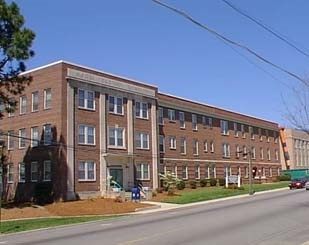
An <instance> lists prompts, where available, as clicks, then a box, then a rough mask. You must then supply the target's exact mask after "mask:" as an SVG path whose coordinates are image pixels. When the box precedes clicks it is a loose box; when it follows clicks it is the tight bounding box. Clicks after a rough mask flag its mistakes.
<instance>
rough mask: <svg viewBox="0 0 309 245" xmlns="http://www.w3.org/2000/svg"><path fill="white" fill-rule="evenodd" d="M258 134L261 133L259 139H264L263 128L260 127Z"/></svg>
mask: <svg viewBox="0 0 309 245" xmlns="http://www.w3.org/2000/svg"><path fill="white" fill-rule="evenodd" d="M258 134H259V140H260V141H263V135H262V129H261V128H259V129H258Z"/></svg>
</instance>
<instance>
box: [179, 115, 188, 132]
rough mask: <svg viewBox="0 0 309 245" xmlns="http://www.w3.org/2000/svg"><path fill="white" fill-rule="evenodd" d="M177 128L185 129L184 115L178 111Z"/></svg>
mask: <svg viewBox="0 0 309 245" xmlns="http://www.w3.org/2000/svg"><path fill="white" fill-rule="evenodd" d="M179 126H180V128H185V127H186V124H185V113H184V112H182V111H180V112H179Z"/></svg>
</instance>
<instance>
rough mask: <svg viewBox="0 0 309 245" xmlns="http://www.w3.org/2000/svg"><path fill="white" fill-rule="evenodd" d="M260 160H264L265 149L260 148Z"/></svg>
mask: <svg viewBox="0 0 309 245" xmlns="http://www.w3.org/2000/svg"><path fill="white" fill-rule="evenodd" d="M260 159H261V160H264V149H263V147H260Z"/></svg>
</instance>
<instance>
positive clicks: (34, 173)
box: [31, 162, 39, 182]
mask: <svg viewBox="0 0 309 245" xmlns="http://www.w3.org/2000/svg"><path fill="white" fill-rule="evenodd" d="M38 179H39V165H38V162H31V182H38Z"/></svg>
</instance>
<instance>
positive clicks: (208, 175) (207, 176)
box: [205, 164, 210, 179]
mask: <svg viewBox="0 0 309 245" xmlns="http://www.w3.org/2000/svg"><path fill="white" fill-rule="evenodd" d="M209 171H210V169H209V165H208V164H206V165H205V179H209V178H210V173H209Z"/></svg>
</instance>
